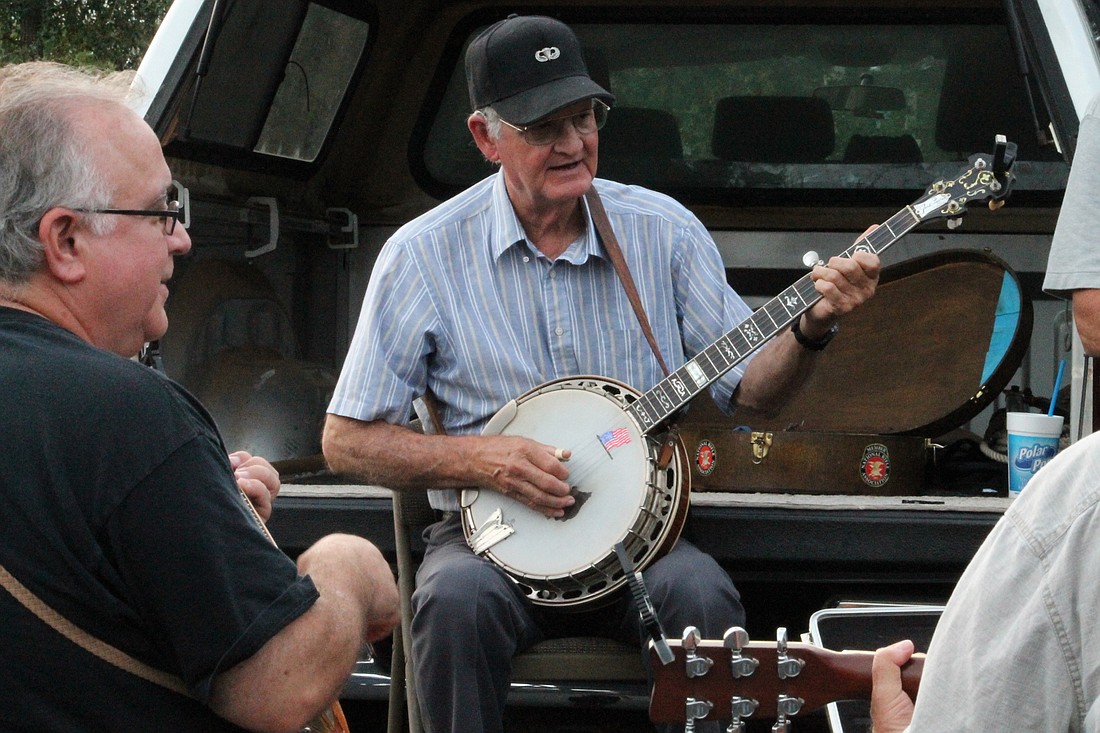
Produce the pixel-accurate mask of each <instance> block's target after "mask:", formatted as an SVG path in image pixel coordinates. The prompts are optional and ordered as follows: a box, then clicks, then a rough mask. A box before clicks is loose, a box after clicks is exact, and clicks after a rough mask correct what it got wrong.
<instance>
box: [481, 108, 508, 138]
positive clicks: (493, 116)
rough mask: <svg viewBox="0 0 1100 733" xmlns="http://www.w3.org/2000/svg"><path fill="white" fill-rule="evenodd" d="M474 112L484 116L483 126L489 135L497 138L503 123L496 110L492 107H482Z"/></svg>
mask: <svg viewBox="0 0 1100 733" xmlns="http://www.w3.org/2000/svg"><path fill="white" fill-rule="evenodd" d="M474 114H476V115H481V116H482V117H484V118H485V127H486V128H487V129H488V130H489V137H491V138H493V139H494V140H499V139H500V133H501V132H502V128H503V126H504V123H503V122H501V121H500V115H499V114H497V111H496V110H495V109H493V108H492V107H482V108H481V109H479V110H477V111H476V112H474Z"/></svg>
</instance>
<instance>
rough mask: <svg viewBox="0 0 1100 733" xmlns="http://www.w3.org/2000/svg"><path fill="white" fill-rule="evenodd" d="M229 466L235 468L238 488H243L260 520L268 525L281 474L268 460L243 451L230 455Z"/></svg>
mask: <svg viewBox="0 0 1100 733" xmlns="http://www.w3.org/2000/svg"><path fill="white" fill-rule="evenodd" d="M229 465H230V466H232V468H233V475H234V476H235V477H236V479H237V486H240V487H241V491H243V492H244V493H245V496H247V497H248V500H249V501H250V502H252V506H254V507H255V508H256V513H257V514H259V515H260V519H262V520H264V522H265V523H266V522H267V520H268V519H270V518H271V508H272V504H273V503H274V502H275V497H276V496H278V495H279V486H280V482H279V472H278V471H276V470H275V467H274V466H272V465H271V464H270V463H268V461H267V459H265V458H260V457H259V456H253V455H251V454H250V453H246V452H245V451H243V450H240V451H235V452H233V453H230V454H229Z"/></svg>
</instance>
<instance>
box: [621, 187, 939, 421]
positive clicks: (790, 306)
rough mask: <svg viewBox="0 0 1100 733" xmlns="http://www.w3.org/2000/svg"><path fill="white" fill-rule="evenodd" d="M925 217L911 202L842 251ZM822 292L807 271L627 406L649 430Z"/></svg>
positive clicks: (890, 235) (883, 239) (872, 246)
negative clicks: (922, 216)
mask: <svg viewBox="0 0 1100 733" xmlns="http://www.w3.org/2000/svg"><path fill="white" fill-rule="evenodd" d="M920 221H921V218H920V217H919V216H918V215H917V213H916V211H915V210H914V209H913V207H912V206H906V207H905V208H904V209H902V210H901V211H899V212H897V213H896V214H894V215H893V216H892V217H890V218H889V219H888V220H886V222H884V223H883V224H881V225H879V227H878V228H877V229H875V230H873V231H871V232H870V233H868V234H866V235H864V236H861V237H860V238H859V239H857V240H856V241H855V242H854V243H853V244H852V246H850V247H849V248H848V249H846V250H845V251H844V252H843V254H842V255H841V256H842V257H851V256H852V255H854V254H855V253H856V252H871V253H873V254H876V255H877V254H879V253H880V252H882V251H884V250H885V249H886V248H887V247H889V246H890V245H892V244H894V243H895V242H897V241H898V240H899V239H901V238H902V236H904V235H905V234H907V233H908V232H909V231H910V230H911V229H913V227H915V226H916V225H917V224H919V223H920ZM819 300H821V295H820V294H819V293H818V292H817V289H816V288H814V281H813V278H811V276H810V274H809V273H807V274H805V275H803V276H802V277H801V278H799V279H798V281H797V282H795V283H794V284H793V285H791V286H790V287H788V288H787V289H786V290H784V291H783V292H782V293H780V294H779V295H777V296H775V297H774V298H772V299H771V300H769V301H768V302H767V303H765V304H764V305H763V306H762V307H760V308H758V309H757V310H756V311H754V312H753V314H752V315H751V316H749V317H748V318H746V319H745V320H743V321H741V323H740V324H738V325H737V326H735V327H734V328H732V329H731V330H729V331H727V332H726V333H725V334H723V335H722V337H721V338H719V339H718V340H717V341H715V342H714V343H712V344H711V345H710V346H708V347H706V348H705V349H703V350H702V351H700V352H699V353H698V354H697V355H696V356H695V357H694V358H692V359H689V360H688V361H686V362H685V363H684V364H683V365H682V366H681V367H679V368H678V369H676V370H675V371H673V372H672V373H671V374H669V375H668V376H667V377H665V378H664V379H662V380H661V381H660V382H658V383H657V384H656V385H655V386H654V387H653V388H652V389H650V390H649V391H648V392H646V393H645V394H643V395H642V396H641V397H639V398H638V399H637V400H636V401H634V402H633V403H632V404H631V405H630V407H629V408H627V409H628V411H629V412H630V413H632V414H633V416H634V417H635V419H637V421H638V424H639V425H642V426H643V427H644V431H645V433H646V434H647V435H648V434H650V433H652V432H653V431H655V430H657V429H658V428H659V427H660V426H661V425H663V424H664V422H665V421H666V420H668V418H669V417H671V416H672V415H673V414H674V413H675V412H676V411H677V410H679V409H680V408H681V407H683V406H684V405H686V404H687V403H688V402H690V401H691V400H692V399H693V398H694V397H695V396H696V395H698V394H699V393H700V392H702V391H703V390H704V389H706V388H707V387H709V386H710V385H711V384H713V383H714V382H715V381H716V380H717V379H719V378H720V377H721V376H722V375H723V374H725V373H726V372H728V371H729V370H730V369H733V367H735V366H737V364H739V363H740V362H741V361H743V360H744V359H745V358H746V357H748V355H749V354H751V353H752V352H754V351H756V350H757V349H759V348H760V347H761V346H763V345H764V344H765V343H767V342H768V341H769V340H770V339H772V338H773V337H774V336H775V335H776V334H778V333H779V332H780V331H782V330H783V329H784V328H786V327H788V326H790V325H791V323H793V322H794V320H795V319H796V318H798V317H799V316H801V315H802V314H803V313H805V312H806V311H807V310H809V309H810V308H811V307H813V305H814V303H816V302H817V301H819Z"/></svg>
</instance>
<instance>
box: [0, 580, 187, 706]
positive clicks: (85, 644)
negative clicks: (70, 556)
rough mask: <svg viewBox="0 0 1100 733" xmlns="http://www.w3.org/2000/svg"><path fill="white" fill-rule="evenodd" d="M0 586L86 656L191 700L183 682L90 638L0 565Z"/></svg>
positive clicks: (103, 642)
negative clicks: (95, 657)
mask: <svg viewBox="0 0 1100 733" xmlns="http://www.w3.org/2000/svg"><path fill="white" fill-rule="evenodd" d="M0 586H3V587H4V589H5V590H7V591H8V593H11V594H12V596H13V597H14V598H15V600H17V601H19V602H20V603H22V604H23V606H24V607H26V609H27V610H28V611H30V612H31V613H33V614H34V615H35V616H37V617H38V618H40V619H42V621H44V622H45V623H46V624H47V625H48V626H49V627H50V628H52V629H53V630H54V631H56V632H57V633H59V634H61V635H62V636H64V637H65V638H66V639H68V640H69V641H71V642H73V643H74V644H76V645H77V646H79V647H80V648H81V649H83V650H84V651H86V652H88V653H89V654H93V655H95V656H97V657H99V658H100V659H102V660H103V661H104V662H107V663H108V664H111V665H114V666H115V667H118V668H119V669H121V670H124V671H126V672H129V673H130V674H133V675H136V676H138V677H140V678H141V679H143V680H145V681H146V682H152V683H153V684H157V685H160V686H161V687H166V688H168V689H169V690H172V691H173V692H178V693H179V694H181V695H186V696H188V697H190V696H191V693H189V692H188V691H187V686H186V685H184V684H183V680H181V679H180V678H179V677H176V676H175V675H172V674H169V673H168V672H164V671H162V670H159V669H156V668H155V667H150V666H149V665H148V664H145V663H144V662H141V661H138V660H137V659H134V658H133V657H131V656H130V655H129V654H127V653H126V652H124V651H122V650H121V649H118V648H116V647H114V646H111V645H110V644H108V643H107V642H105V641H103V640H102V639H100V638H99V637H96V636H92V635H91V634H89V633H88V632H87V631H85V630H84V629H82V628H80V627H79V626H77V625H76V624H74V623H72V622H71V621H69V620H68V619H67V618H65V617H64V616H62V615H61V614H60V613H58V612H57V611H55V610H54V609H53V607H52V606H50V605H48V604H47V603H46V602H45V601H43V600H42V599H41V598H39V597H38V596H36V595H35V594H34V592H33V591H31V590H30V589H29V588H27V587H26V586H25V585H23V584H22V583H20V582H19V581H18V580H17V579H16V578H15V576H14V575H12V574H11V573H9V572H8V571H7V569H6V568H5V567H4V566H3V565H0Z"/></svg>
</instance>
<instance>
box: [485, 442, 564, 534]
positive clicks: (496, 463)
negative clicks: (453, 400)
mask: <svg viewBox="0 0 1100 733" xmlns="http://www.w3.org/2000/svg"><path fill="white" fill-rule="evenodd" d="M559 455H561V458H559V457H558V456H559ZM569 456H570V452H569V451H564V452H563V453H560V452H558V449H557V447H556V446H552V445H547V444H545V443H540V442H538V441H536V440H531V439H529V438H521V437H518V436H507V435H502V436H482V437H481V438H479V439H478V444H477V455H476V460H477V462H478V464H479V465H481V466H485V467H487V471H486V475H485V478H484V481H483V483H484V485H485V486H489V487H492V488H493V489H495V490H496V491H498V492H500V493H501V494H503V495H504V496H508V497H511V498H512V499H515V500H516V501H518V502H520V503H522V504H525V505H527V506H528V507H530V508H531V509H534V510H535V511H537V512H541V513H542V514H545V515H546V516H548V517H551V518H557V517H562V516H564V515H565V510H566V508H567V507H570V506H572V505H573V503H574V501H575V499H574V498H573V497H572V496H570V495H569V492H570V491H571V489H570V486H569V484H568V483H567V480H568V478H569V470H568V469H567V468H566V466H567V465H568V464H567V463H565V461H567V460H568V459H569Z"/></svg>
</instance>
